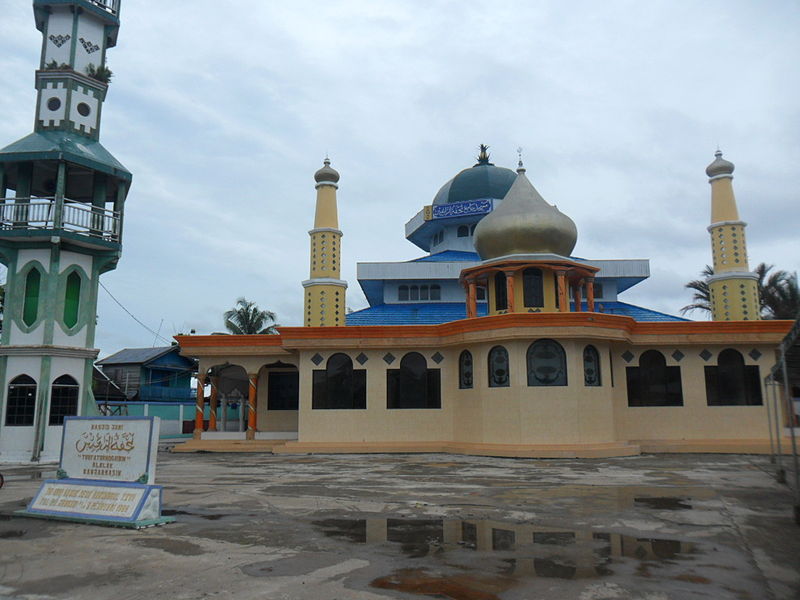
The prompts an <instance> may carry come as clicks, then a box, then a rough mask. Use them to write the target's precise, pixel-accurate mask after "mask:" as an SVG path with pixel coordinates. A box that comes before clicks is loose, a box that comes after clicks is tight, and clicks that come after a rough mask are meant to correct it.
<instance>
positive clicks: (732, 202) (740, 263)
mask: <svg viewBox="0 0 800 600" xmlns="http://www.w3.org/2000/svg"><path fill="white" fill-rule="evenodd" d="M714 156H715V159H714V162H712V163H711V164H710V165H708V168H706V174H707V175H708V182H709V183H710V184H711V225H709V227H708V231H709V233H710V234H711V254H712V257H713V260H714V275H713V276H712V277H709V279H708V286H709V292H710V296H711V318H712V319H713V320H714V321H753V320H757V319H760V318H761V315H760V310H759V306H760V303H759V298H758V275H756V274H755V273H752V272H751V271H750V267H749V266H748V264H747V243H746V241H745V237H744V228H745V227H746V226H747V223H745V222H744V221H742V220H741V219H739V211H738V210H737V208H736V198H735V197H734V195H733V183H732V182H733V169H734V165H733V163H732V162H730V161H727V160H725V159H724V158H722V152H720V151H719V150H717V152H716V153H715V154H714Z"/></svg>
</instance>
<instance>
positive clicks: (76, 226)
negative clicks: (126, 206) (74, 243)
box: [0, 198, 120, 242]
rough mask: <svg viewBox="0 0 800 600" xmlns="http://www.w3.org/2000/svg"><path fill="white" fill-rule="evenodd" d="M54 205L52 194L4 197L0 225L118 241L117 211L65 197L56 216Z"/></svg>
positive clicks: (0, 226) (56, 206)
mask: <svg viewBox="0 0 800 600" xmlns="http://www.w3.org/2000/svg"><path fill="white" fill-rule="evenodd" d="M57 208H58V203H57V202H56V200H55V198H6V199H5V200H2V203H0V229H3V230H36V229H63V230H64V231H72V232H75V233H81V234H85V235H89V236H92V237H96V238H102V239H104V240H108V241H111V242H118V241H119V221H120V219H119V213H118V212H116V211H113V210H108V209H106V208H101V207H98V206H92V205H91V204H87V203H85V202H75V201H73V200H69V199H67V198H65V199H64V204H63V210H62V213H61V218H60V219H59V216H58V214H57ZM57 220H58V221H60V223H58V222H57Z"/></svg>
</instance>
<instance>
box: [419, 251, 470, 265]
mask: <svg viewBox="0 0 800 600" xmlns="http://www.w3.org/2000/svg"><path fill="white" fill-rule="evenodd" d="M480 260H481V257H480V256H478V254H477V253H476V252H463V251H462V250H444V251H443V252H438V253H437V254H431V255H429V256H423V257H422V258H415V259H414V260H410V261H409V262H479V261H480Z"/></svg>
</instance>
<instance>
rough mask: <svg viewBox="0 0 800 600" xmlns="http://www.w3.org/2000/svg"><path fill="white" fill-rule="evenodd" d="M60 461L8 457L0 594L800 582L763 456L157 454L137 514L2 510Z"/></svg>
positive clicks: (676, 595) (766, 594)
mask: <svg viewBox="0 0 800 600" xmlns="http://www.w3.org/2000/svg"><path fill="white" fill-rule="evenodd" d="M54 469H55V466H41V467H35V468H33V467H27V466H18V467H5V468H3V469H2V471H3V473H4V474H5V475H6V477H7V482H6V486H5V487H4V488H3V489H2V490H0V598H3V599H5V598H24V599H30V600H33V599H36V600H42V599H47V598H75V599H92V600H101V599H106V598H108V599H113V600H126V599H139V598H170V599H176V600H180V599H187V600H188V599H199V598H219V599H226V598H237V599H253V600H255V599H259V600H264V599H270V600H272V599H275V600H277V599H291V600H295V599H297V600H301V599H309V600H312V599H313V600H333V599H338V600H345V599H363V600H368V599H374V600H377V599H387V598H406V599H413V598H416V599H420V598H425V597H433V598H448V599H454V600H496V599H508V600H511V599H519V600H521V599H538V598H547V599H578V600H606V599H608V600H611V599H615V600H616V599H622V600H625V599H631V600H633V599H637V600H673V599H675V600H678V599H680V600H684V599H695V598H698V599H699V598H713V599H715V600H720V599H736V600H744V599H753V600H760V599H797V598H800V527H798V526H796V525H795V524H794V521H793V519H792V512H791V506H792V498H791V494H790V492H789V490H788V488H786V487H785V486H783V485H780V484H777V483H776V482H775V480H774V478H773V476H772V465H770V464H769V459H768V458H766V457H763V456H744V455H740V456H724V455H647V456H638V457H628V458H617V459H600V460H533V459H499V458H482V457H469V456H449V455H441V454H427V455H347V456H316V455H311V456H305V455H303V456H271V455H246V454H183V455H178V454H169V453H166V452H161V453H160V455H159V465H158V473H157V483H160V484H162V485H163V486H164V488H165V490H164V504H165V511H164V512H165V514H172V515H174V516H175V517H176V518H177V522H176V523H174V524H170V525H165V526H162V527H156V528H150V529H144V530H140V531H132V530H126V529H114V528H107V527H97V526H90V525H77V524H70V523H62V522H55V521H42V520H36V519H25V518H19V517H16V516H13V515H12V513H13V511H14V510H16V509H19V508H22V507H23V506H24V505H25V504H26V503H27V502H28V501H29V500H30V498H31V497H32V495H33V494H34V492H35V491H36V490H37V489H38V486H39V483H40V480H41V477H42V476H44V477H51V476H53V475H54V473H53V471H54Z"/></svg>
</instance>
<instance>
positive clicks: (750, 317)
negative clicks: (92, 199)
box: [708, 278, 761, 321]
mask: <svg viewBox="0 0 800 600" xmlns="http://www.w3.org/2000/svg"><path fill="white" fill-rule="evenodd" d="M708 287H709V293H710V297H711V307H712V314H713V317H712V318H713V320H714V321H754V320H758V319H760V318H761V316H760V315H759V301H758V283H757V282H756V280H755V279H744V278H731V279H717V280H715V281H712V282H711V283H710V284H709V286H708ZM742 292H744V294H742Z"/></svg>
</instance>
